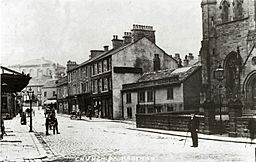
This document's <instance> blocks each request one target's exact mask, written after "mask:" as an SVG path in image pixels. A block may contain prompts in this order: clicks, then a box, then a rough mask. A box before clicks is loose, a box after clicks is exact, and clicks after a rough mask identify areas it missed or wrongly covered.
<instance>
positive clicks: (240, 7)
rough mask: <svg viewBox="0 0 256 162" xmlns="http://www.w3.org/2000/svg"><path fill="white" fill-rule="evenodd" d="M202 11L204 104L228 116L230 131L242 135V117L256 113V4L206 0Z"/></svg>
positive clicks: (202, 100)
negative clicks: (219, 74)
mask: <svg viewBox="0 0 256 162" xmlns="http://www.w3.org/2000/svg"><path fill="white" fill-rule="evenodd" d="M201 8H202V26H203V33H202V34H203V40H202V42H201V43H202V44H201V50H200V56H201V60H202V86H203V90H202V93H201V103H202V104H206V105H208V107H213V104H214V105H215V113H217V114H228V115H229V131H230V132H233V133H234V132H239V130H238V129H240V127H239V120H240V118H242V117H246V116H247V117H250V116H252V115H253V114H255V113H256V48H255V40H256V31H255V27H256V24H255V21H256V1H254V0H202V2H201ZM220 71H221V72H223V76H220V77H218V74H217V72H220ZM207 103H208V104H207ZM209 103H211V104H209ZM208 110H209V109H207V108H206V109H205V111H208ZM235 119H237V120H235ZM241 120H242V119H241ZM232 122H233V123H232ZM242 127H244V125H241V130H242ZM241 130H240V131H241ZM235 134H236V133H234V135H235Z"/></svg>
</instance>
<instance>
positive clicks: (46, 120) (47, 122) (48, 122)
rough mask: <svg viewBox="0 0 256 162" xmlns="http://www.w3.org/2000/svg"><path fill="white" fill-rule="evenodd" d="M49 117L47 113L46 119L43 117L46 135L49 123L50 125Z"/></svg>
mask: <svg viewBox="0 0 256 162" xmlns="http://www.w3.org/2000/svg"><path fill="white" fill-rule="evenodd" d="M50 122H51V119H50V116H49V115H47V117H46V119H45V129H46V135H50V134H49V125H50Z"/></svg>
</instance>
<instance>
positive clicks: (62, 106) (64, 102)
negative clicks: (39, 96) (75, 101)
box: [56, 76, 69, 114]
mask: <svg viewBox="0 0 256 162" xmlns="http://www.w3.org/2000/svg"><path fill="white" fill-rule="evenodd" d="M56 88H57V111H58V112H60V113H66V114H67V113H69V111H68V78H67V76H65V77H63V78H60V79H58V80H57V81H56Z"/></svg>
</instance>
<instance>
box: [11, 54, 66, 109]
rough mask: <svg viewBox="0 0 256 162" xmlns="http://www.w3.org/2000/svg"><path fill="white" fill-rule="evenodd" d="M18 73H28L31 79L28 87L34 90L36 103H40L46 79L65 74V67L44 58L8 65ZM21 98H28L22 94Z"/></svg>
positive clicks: (56, 77)
mask: <svg viewBox="0 0 256 162" xmlns="http://www.w3.org/2000/svg"><path fill="white" fill-rule="evenodd" d="M8 67H9V68H11V69H14V70H16V71H18V72H20V73H24V74H27V73H29V74H30V76H31V77H32V79H31V80H30V82H29V85H28V87H29V88H31V89H32V90H33V91H34V94H35V98H36V100H37V101H38V102H37V105H41V104H42V102H43V101H42V87H43V85H44V84H45V82H46V81H48V80H51V79H58V78H60V77H62V76H63V75H65V73H66V67H65V66H62V65H60V64H58V63H54V62H52V61H50V60H47V59H45V58H39V59H32V60H28V61H25V62H23V63H21V64H18V65H11V66H8ZM23 98H28V97H27V96H23Z"/></svg>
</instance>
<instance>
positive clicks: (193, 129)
mask: <svg viewBox="0 0 256 162" xmlns="http://www.w3.org/2000/svg"><path fill="white" fill-rule="evenodd" d="M188 129H189V131H190V133H191V138H192V142H193V145H192V146H191V147H198V135H197V132H198V129H199V119H198V117H196V115H195V114H192V115H191V118H190V121H189V124H188Z"/></svg>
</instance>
